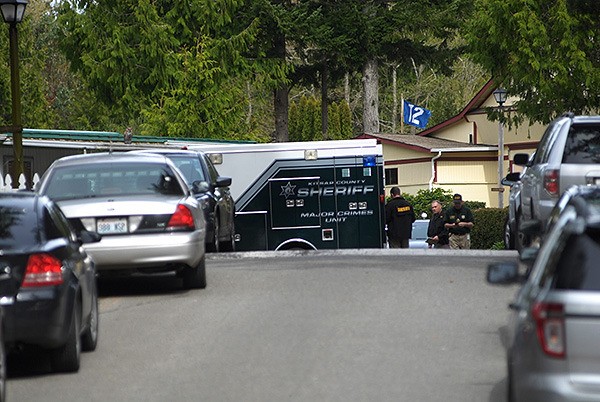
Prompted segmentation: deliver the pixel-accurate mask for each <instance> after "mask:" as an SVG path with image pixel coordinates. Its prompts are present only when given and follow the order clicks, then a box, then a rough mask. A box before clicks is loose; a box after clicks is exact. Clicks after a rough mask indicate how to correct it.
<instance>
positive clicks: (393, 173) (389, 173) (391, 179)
mask: <svg viewBox="0 0 600 402" xmlns="http://www.w3.org/2000/svg"><path fill="white" fill-rule="evenodd" d="M394 184H398V168H393V169H385V185H386V186H393V185H394Z"/></svg>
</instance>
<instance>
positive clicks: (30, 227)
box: [0, 205, 40, 250]
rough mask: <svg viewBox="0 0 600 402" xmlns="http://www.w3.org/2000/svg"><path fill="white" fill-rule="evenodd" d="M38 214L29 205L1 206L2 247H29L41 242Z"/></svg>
mask: <svg viewBox="0 0 600 402" xmlns="http://www.w3.org/2000/svg"><path fill="white" fill-rule="evenodd" d="M36 219H37V214H36V213H35V211H32V210H31V209H29V208H28V207H22V206H12V205H1V206H0V248H2V249H3V250H10V249H16V248H20V247H27V246H30V245H33V244H37V243H39V242H40V235H39V230H38V225H37V221H36Z"/></svg>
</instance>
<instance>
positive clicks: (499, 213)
mask: <svg viewBox="0 0 600 402" xmlns="http://www.w3.org/2000/svg"><path fill="white" fill-rule="evenodd" d="M507 216H508V208H502V209H500V208H481V209H476V210H473V218H474V219H475V224H474V225H473V229H471V248H472V249H480V250H489V249H494V250H496V249H498V244H499V243H502V242H503V238H504V220H505V219H506V217H507ZM502 248H504V247H502Z"/></svg>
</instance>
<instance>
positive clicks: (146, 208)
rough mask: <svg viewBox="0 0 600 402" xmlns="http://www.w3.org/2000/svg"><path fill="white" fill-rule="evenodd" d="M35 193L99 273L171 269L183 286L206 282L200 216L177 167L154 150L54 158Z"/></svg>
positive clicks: (204, 283)
mask: <svg viewBox="0 0 600 402" xmlns="http://www.w3.org/2000/svg"><path fill="white" fill-rule="evenodd" d="M38 191H39V192H40V193H41V194H43V195H47V196H48V197H50V198H52V199H53V200H55V201H56V202H57V204H58V205H59V206H60V207H61V209H62V210H63V211H64V213H65V215H66V216H67V218H69V220H70V221H71V223H72V224H73V226H74V227H75V228H76V229H78V230H83V229H85V230H88V231H94V232H97V233H98V234H101V235H102V240H101V241H100V242H98V243H94V244H89V245H87V244H86V245H85V249H86V251H87V252H88V253H89V254H90V255H91V256H92V258H93V259H94V261H95V262H96V267H97V270H98V272H99V273H100V274H108V273H111V272H112V273H116V272H118V273H123V272H125V273H131V272H136V271H137V272H145V273H153V272H164V271H174V272H177V273H178V274H180V275H181V276H182V277H183V284H184V287H186V288H204V287H206V269H205V246H204V240H205V234H206V233H205V226H206V223H205V220H204V215H203V213H202V209H201V206H200V205H199V203H198V201H197V200H196V199H195V198H194V196H193V195H192V194H191V193H190V191H189V189H188V186H187V185H186V183H185V180H184V179H183V178H182V175H181V172H179V170H178V169H177V168H176V167H175V165H173V163H172V162H171V161H170V160H169V159H168V158H165V157H164V156H160V155H131V154H129V155H127V154H125V153H97V154H87V155H76V156H68V157H64V158H61V159H58V160H57V161H55V162H54V163H53V164H52V165H51V166H50V168H49V169H48V170H47V171H46V173H45V174H44V176H43V177H42V179H41V181H40V183H39V184H38Z"/></svg>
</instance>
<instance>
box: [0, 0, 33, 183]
mask: <svg viewBox="0 0 600 402" xmlns="http://www.w3.org/2000/svg"><path fill="white" fill-rule="evenodd" d="M27 3H28V1H27V0H0V12H1V13H2V18H3V19H4V22H6V23H7V24H8V25H9V38H10V91H11V96H12V126H10V130H9V131H11V132H12V141H13V169H12V172H11V173H12V179H13V187H17V186H18V185H19V182H18V180H19V176H20V175H21V173H23V126H22V122H21V89H20V86H19V45H18V40H17V39H18V37H17V24H18V23H19V22H21V21H22V20H23V14H25V7H26V6H27Z"/></svg>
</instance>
